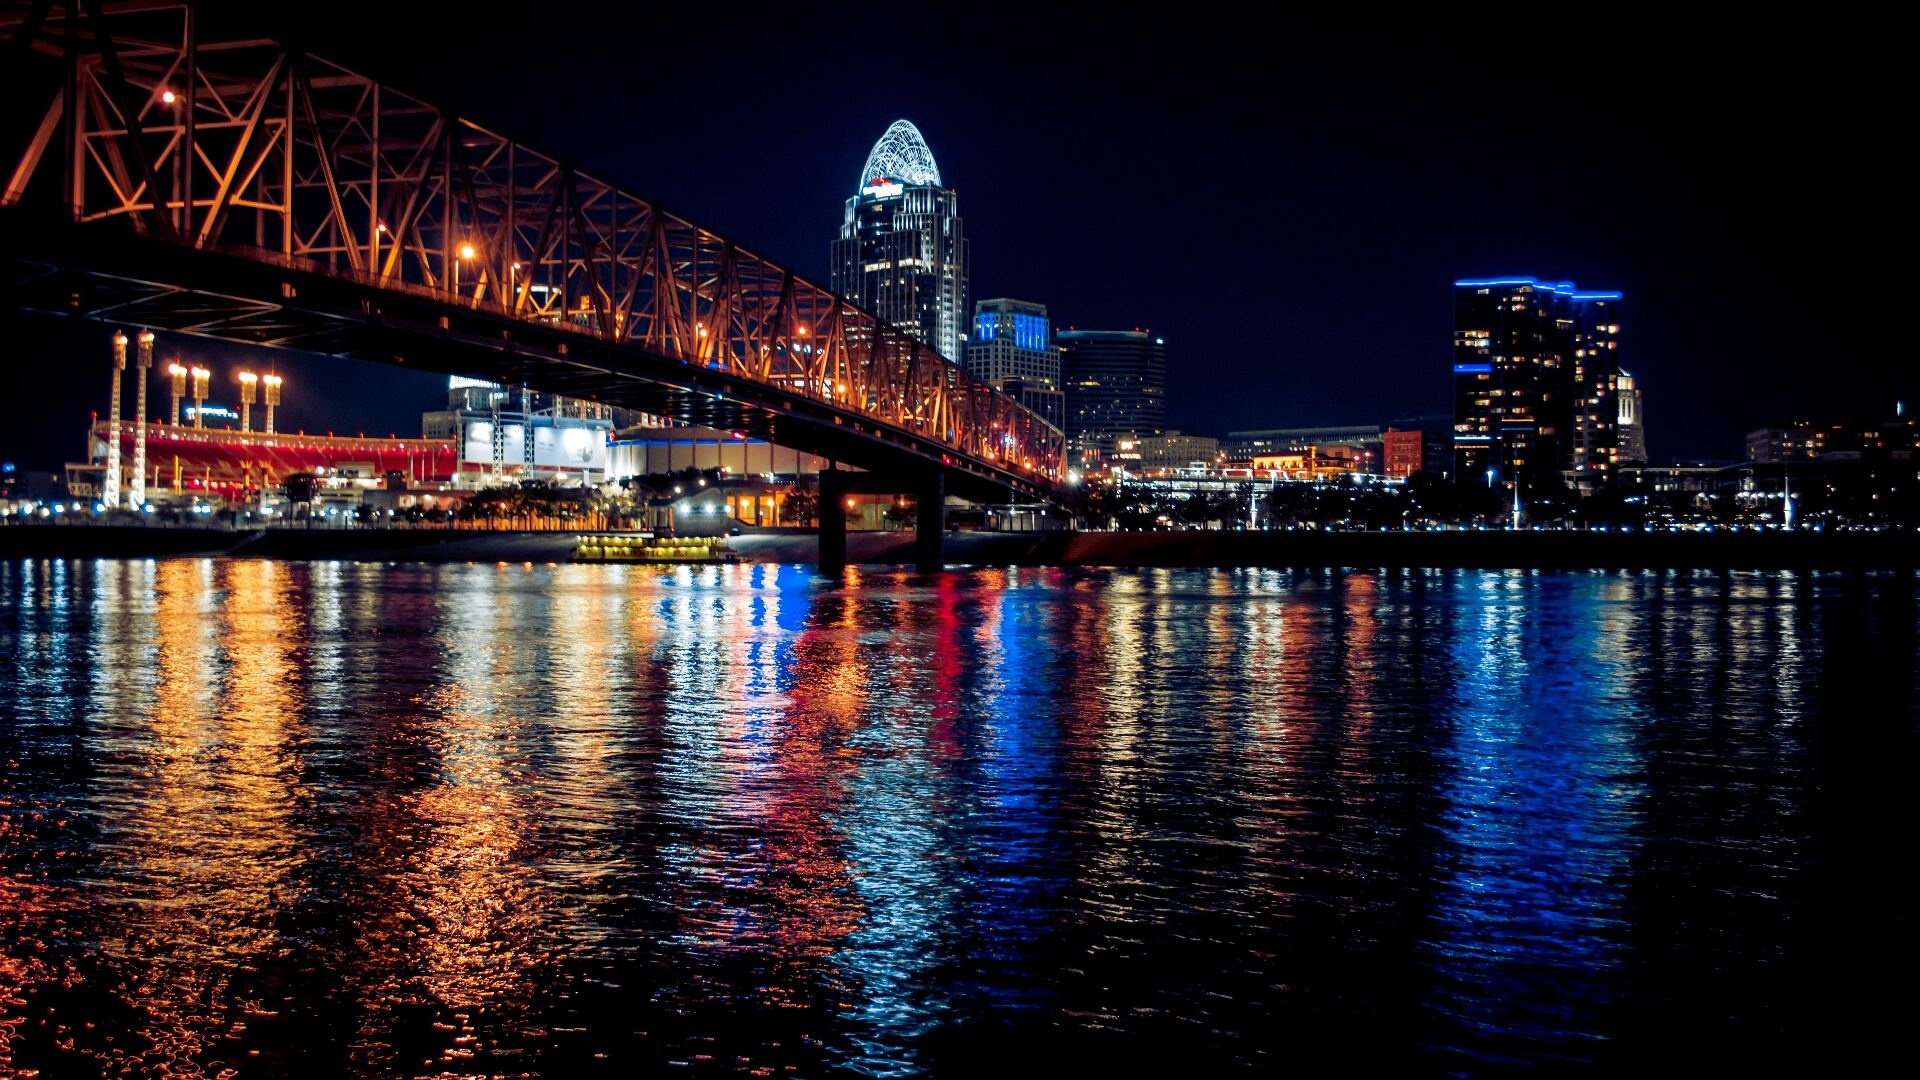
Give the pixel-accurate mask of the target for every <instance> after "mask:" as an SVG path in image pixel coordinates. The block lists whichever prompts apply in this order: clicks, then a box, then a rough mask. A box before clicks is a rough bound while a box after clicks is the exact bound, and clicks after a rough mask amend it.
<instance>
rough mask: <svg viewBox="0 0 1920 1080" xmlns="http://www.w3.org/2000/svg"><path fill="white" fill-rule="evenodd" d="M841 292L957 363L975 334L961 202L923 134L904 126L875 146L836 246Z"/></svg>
mask: <svg viewBox="0 0 1920 1080" xmlns="http://www.w3.org/2000/svg"><path fill="white" fill-rule="evenodd" d="M832 260H833V261H832V285H833V291H834V292H837V293H839V294H841V295H842V296H845V297H847V298H848V299H850V300H852V301H853V302H854V303H856V304H859V305H860V306H862V307H864V308H867V309H868V310H870V311H872V312H873V313H874V314H876V315H878V316H880V317H881V318H882V319H885V320H887V321H888V322H890V323H892V324H893V325H895V326H897V327H899V328H900V329H902V330H904V331H906V332H907V334H909V335H910V336H912V337H914V338H916V339H917V340H920V341H923V342H925V343H926V344H928V345H931V346H933V347H934V348H935V349H937V350H939V352H940V354H941V355H942V356H945V357H946V358H947V359H949V360H953V361H955V362H956V363H957V362H959V361H961V360H962V359H964V356H963V354H962V353H961V346H962V344H963V343H964V342H965V340H966V332H967V325H966V323H967V239H966V233H965V230H964V229H963V228H962V223H961V221H960V203H959V196H957V195H956V194H954V192H953V190H952V189H950V188H946V187H942V186H941V184H940V168H939V166H937V165H936V164H934V160H933V151H932V150H930V149H928V147H927V141H926V140H925V139H923V138H921V136H920V129H918V128H916V127H914V126H913V125H912V124H910V123H908V122H907V121H905V120H896V121H894V123H893V125H892V126H891V127H889V128H887V131H886V134H884V135H882V136H880V141H879V142H877V143H874V144H873V150H872V152H870V153H869V154H868V155H867V162H866V165H865V166H864V167H863V168H862V169H861V170H860V183H859V185H858V186H857V187H856V188H855V189H854V195H853V197H852V198H851V199H848V200H847V205H846V215H845V216H844V217H843V218H842V219H841V223H840V237H839V239H837V240H835V241H834V242H833V252H832Z"/></svg>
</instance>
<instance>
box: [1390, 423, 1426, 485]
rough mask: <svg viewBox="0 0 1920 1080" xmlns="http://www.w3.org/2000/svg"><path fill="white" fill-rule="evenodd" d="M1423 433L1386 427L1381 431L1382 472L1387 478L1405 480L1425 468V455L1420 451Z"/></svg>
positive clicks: (1423, 437) (1423, 439)
mask: <svg viewBox="0 0 1920 1080" xmlns="http://www.w3.org/2000/svg"><path fill="white" fill-rule="evenodd" d="M1425 438H1426V437H1425V435H1423V434H1422V433H1421V432H1418V431H1401V430H1400V429H1398V428H1388V429H1387V430H1386V431H1384V432H1382V433H1381V436H1380V440H1381V453H1382V456H1383V457H1384V458H1385V463H1384V472H1385V474H1386V477H1387V479H1389V480H1405V479H1406V478H1407V477H1409V476H1412V475H1413V474H1414V473H1417V472H1419V471H1421V470H1422V469H1423V468H1425V463H1426V457H1425V454H1424V453H1423V452H1422V449H1423V446H1424V443H1425Z"/></svg>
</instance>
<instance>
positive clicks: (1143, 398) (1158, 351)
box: [1055, 330, 1167, 462]
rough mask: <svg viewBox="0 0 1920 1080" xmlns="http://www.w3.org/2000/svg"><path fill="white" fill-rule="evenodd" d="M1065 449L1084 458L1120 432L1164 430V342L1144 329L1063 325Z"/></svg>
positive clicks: (1110, 443) (1098, 451)
mask: <svg viewBox="0 0 1920 1080" xmlns="http://www.w3.org/2000/svg"><path fill="white" fill-rule="evenodd" d="M1055 340H1057V341H1058V342H1059V344H1060V378H1061V382H1062V383H1063V384H1064V385H1065V388H1066V391H1067V422H1066V425H1065V427H1064V430H1065V431H1066V433H1067V449H1068V450H1069V451H1070V452H1071V453H1072V454H1073V456H1074V459H1075V460H1076V461H1080V462H1086V461H1088V460H1089V459H1090V458H1093V457H1095V456H1098V455H1101V454H1104V453H1106V452H1108V451H1111V450H1112V449H1113V445H1114V443H1115V442H1116V441H1117V440H1118V439H1120V438H1121V437H1122V436H1135V437H1138V436H1150V435H1162V434H1165V433H1166V429H1167V348H1166V342H1165V341H1164V340H1162V339H1160V338H1157V337H1154V336H1153V335H1152V334H1150V333H1147V332H1146V331H1144V330H1062V331H1061V332H1060V333H1059V334H1058V335H1057V337H1056V339H1055Z"/></svg>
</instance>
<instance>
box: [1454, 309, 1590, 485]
mask: <svg viewBox="0 0 1920 1080" xmlns="http://www.w3.org/2000/svg"><path fill="white" fill-rule="evenodd" d="M1620 299H1621V297H1620V294H1619V293H1617V292H1587V291H1581V290H1579V289H1577V288H1575V287H1574V284H1573V282H1571V281H1560V282H1553V281H1540V280H1537V279H1535V278H1530V277H1529V278H1496V279H1491V280H1484V281H1471V280H1469V281H1456V282H1454V322H1453V327H1454V328H1453V353H1454V356H1453V385H1454V430H1453V447H1454V477H1455V478H1456V479H1457V480H1458V481H1460V482H1461V483H1476V482H1479V481H1480V479H1481V478H1482V477H1486V478H1487V479H1488V482H1495V483H1505V482H1507V481H1512V480H1518V481H1519V482H1520V483H1521V484H1522V485H1523V486H1524V487H1525V488H1527V489H1529V490H1538V489H1540V488H1543V487H1550V486H1556V485H1557V482H1558V481H1559V480H1560V479H1562V478H1563V477H1565V478H1570V479H1571V480H1572V482H1573V483H1574V484H1575V485H1576V486H1578V487H1580V488H1582V489H1583V490H1593V489H1595V488H1598V487H1600V486H1602V485H1604V484H1606V483H1607V482H1608V480H1609V479H1610V478H1611V477H1612V475H1613V470H1614V467H1615V466H1616V464H1617V462H1618V460H1619V405H1618V403H1617V400H1616V391H1617V386H1618V380H1619V370H1620V360H1619V351H1618V350H1619V334H1620V323H1619V310H1618V309H1619V304H1620Z"/></svg>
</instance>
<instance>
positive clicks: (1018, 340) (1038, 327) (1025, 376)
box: [966, 299, 1066, 427]
mask: <svg viewBox="0 0 1920 1080" xmlns="http://www.w3.org/2000/svg"><path fill="white" fill-rule="evenodd" d="M966 359H967V371H968V373H969V374H971V375H972V376H973V377H974V378H976V379H979V380H981V381H983V382H985V383H987V384H988V385H990V386H993V387H994V388H996V389H998V390H1001V391H1004V392H1005V393H1006V394H1007V395H1008V396H1010V397H1012V398H1013V399H1014V400H1015V401H1018V402H1019V403H1020V404H1022V405H1024V406H1026V407H1027V408H1029V409H1032V410H1033V411H1034V412H1036V413H1038V414H1040V416H1041V417H1042V418H1043V419H1045V420H1046V421H1047V422H1048V423H1050V424H1052V425H1053V426H1055V427H1062V426H1063V425H1064V424H1065V421H1066V393H1065V391H1063V390H1062V389H1061V387H1060V348H1059V346H1057V345H1055V344H1054V343H1053V329H1052V326H1051V325H1050V324H1049V323H1048V322H1047V309H1046V307H1045V306H1044V305H1041V304H1034V303H1029V302H1027V301H1025V300H1006V299H1001V300H982V301H980V302H979V303H977V304H975V305H974V306H973V335H972V336H971V337H970V338H968V339H967V357H966Z"/></svg>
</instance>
